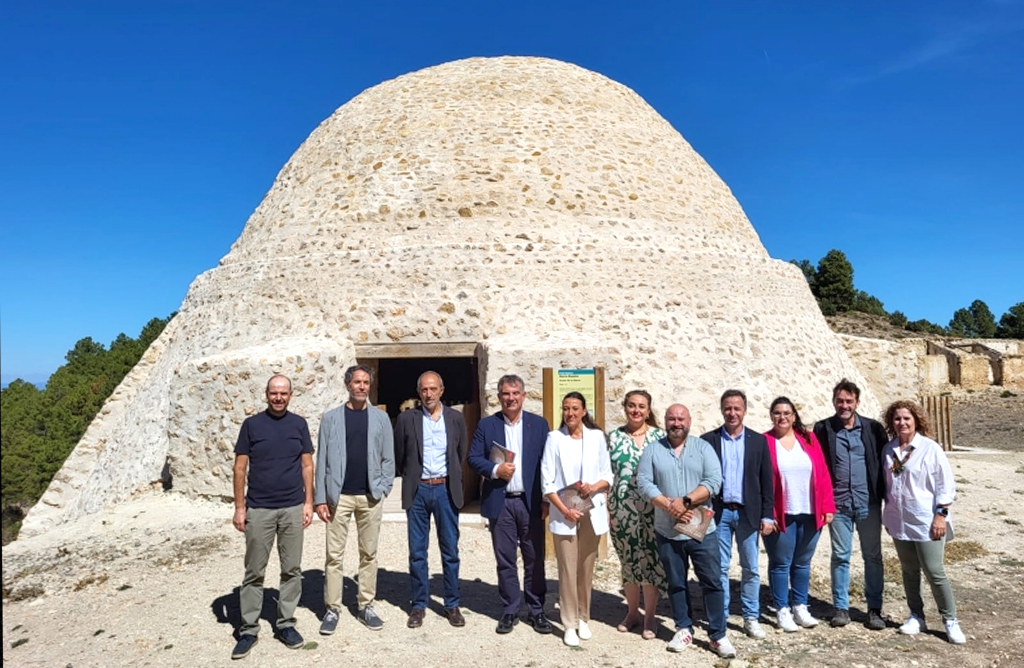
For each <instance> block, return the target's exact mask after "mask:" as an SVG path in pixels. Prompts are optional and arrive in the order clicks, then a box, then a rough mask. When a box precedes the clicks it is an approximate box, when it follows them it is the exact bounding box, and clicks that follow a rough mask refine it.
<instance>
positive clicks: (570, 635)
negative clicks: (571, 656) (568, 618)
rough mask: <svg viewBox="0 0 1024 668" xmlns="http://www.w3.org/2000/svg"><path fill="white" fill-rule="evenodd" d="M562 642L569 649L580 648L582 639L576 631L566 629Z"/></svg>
mask: <svg viewBox="0 0 1024 668" xmlns="http://www.w3.org/2000/svg"><path fill="white" fill-rule="evenodd" d="M562 642H564V643H565V644H566V645H568V646H569V647H579V646H580V637H579V636H578V635H576V629H566V630H565V635H563V636H562Z"/></svg>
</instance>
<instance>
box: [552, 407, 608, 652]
mask: <svg viewBox="0 0 1024 668" xmlns="http://www.w3.org/2000/svg"><path fill="white" fill-rule="evenodd" d="M540 470H541V489H542V491H543V493H544V496H545V498H546V499H547V500H548V502H550V504H551V505H550V511H549V515H548V520H549V525H548V526H549V528H550V529H551V534H552V537H553V538H554V543H555V558H556V559H557V560H558V595H559V599H560V607H561V614H562V624H563V625H564V626H565V635H564V636H563V637H562V640H563V642H565V644H566V645H568V646H570V647H575V646H577V645H579V644H580V640H581V639H582V640H589V639H590V638H591V636H592V635H593V634H592V632H591V630H590V626H589V625H588V624H589V622H590V593H591V588H592V583H593V581H594V564H595V562H596V561H597V545H598V536H600V535H601V534H603V533H607V532H608V498H607V496H608V495H607V492H608V490H609V489H611V486H612V480H613V479H614V477H613V474H612V463H611V459H610V458H609V456H608V445H607V443H606V442H605V440H604V432H602V431H601V430H600V429H598V427H597V425H595V424H594V421H593V420H591V419H590V415H589V414H588V413H587V400H586V399H585V398H584V397H583V395H582V394H580V393H579V392H570V393H569V394H567V395H565V398H564V399H562V426H561V428H559V429H558V430H557V431H553V432H550V433H549V434H548V440H547V444H546V445H545V446H544V457H543V459H541V465H540ZM580 504H582V505H590V504H592V507H591V508H589V510H584V511H580V510H578V509H577V507H578V506H579V505H580Z"/></svg>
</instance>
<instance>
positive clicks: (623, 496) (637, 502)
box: [608, 390, 665, 640]
mask: <svg viewBox="0 0 1024 668" xmlns="http://www.w3.org/2000/svg"><path fill="white" fill-rule="evenodd" d="M622 406H623V408H624V409H625V411H626V424H625V425H623V426H621V427H619V428H618V429H615V430H613V431H612V432H611V433H609V434H608V449H609V451H610V455H611V460H612V471H613V472H614V474H615V483H614V485H613V486H612V493H611V494H610V495H609V498H608V505H609V510H610V512H611V534H612V543H613V544H614V545H615V551H616V552H618V554H619V561H620V562H621V563H622V588H623V590H624V591H625V594H626V606H627V611H626V617H625V618H624V619H623V620H622V622H621V623H620V624H619V626H618V629H619V631H621V632H623V633H625V632H627V631H631V630H633V629H634V628H636V627H637V626H638V625H639V623H640V610H639V608H640V591H641V589H643V596H644V630H643V637H644V638H645V639H648V640H649V639H652V638H654V637H656V635H657V632H656V629H657V625H658V623H657V620H656V619H655V616H654V614H655V611H656V610H657V607H658V591H659V590H661V591H665V571H664V570H663V569H662V566H661V561H660V560H659V559H658V547H657V543H656V542H655V539H654V508H653V507H652V506H651V502H650V500H648V499H645V498H644V497H643V496H642V495H641V494H640V492H639V491H638V490H637V487H636V465H637V462H638V461H639V460H640V453H641V452H643V449H644V448H645V447H646V446H647V444H648V443H653V442H655V441H657V440H659V439H661V438H664V437H665V432H664V431H663V430H661V429H660V428H659V427H658V420H657V419H656V418H655V417H654V414H653V413H652V412H651V395H650V394H648V393H647V392H645V391H644V390H633V391H632V392H629V393H628V394H626V398H625V399H624V400H623V402H622Z"/></svg>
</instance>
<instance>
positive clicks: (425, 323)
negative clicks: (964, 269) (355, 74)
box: [22, 57, 877, 535]
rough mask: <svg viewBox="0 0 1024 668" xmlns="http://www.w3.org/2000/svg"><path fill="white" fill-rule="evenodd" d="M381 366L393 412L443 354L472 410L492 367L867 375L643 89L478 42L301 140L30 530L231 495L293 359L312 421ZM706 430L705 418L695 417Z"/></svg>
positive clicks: (714, 385) (756, 382)
mask: <svg viewBox="0 0 1024 668" xmlns="http://www.w3.org/2000/svg"><path fill="white" fill-rule="evenodd" d="M357 360H359V361H364V362H367V363H369V364H372V365H374V366H376V367H377V368H378V376H379V384H378V385H377V388H376V389H377V392H378V395H377V397H376V400H377V401H378V403H382V404H386V405H387V406H388V407H389V409H391V410H392V412H394V410H395V409H397V406H398V404H399V403H400V401H401V400H402V399H405V398H407V397H412V396H415V379H416V376H417V375H418V374H419V373H420V371H422V370H423V369H425V368H437V369H439V370H441V372H442V374H443V375H444V377H445V380H446V385H447V386H448V389H447V392H446V396H445V398H446V400H452V401H454V402H456V403H459V404H462V405H464V406H465V410H466V412H467V418H468V419H470V421H471V422H475V420H476V419H477V418H478V417H479V415H480V414H481V413H489V412H492V411H493V410H494V409H495V408H496V399H495V396H494V395H495V382H496V380H497V378H498V377H500V376H501V375H502V374H504V373H509V372H514V373H518V374H519V375H521V376H523V377H524V378H525V380H526V382H527V389H528V390H529V391H530V400H529V402H528V403H527V408H528V409H530V410H535V411H537V412H540V396H541V395H540V389H541V375H542V369H543V368H544V367H556V368H559V367H561V368H573V367H595V366H602V367H604V368H605V389H606V406H605V410H606V414H607V415H608V416H609V419H608V423H609V424H608V425H607V426H608V427H611V426H613V425H615V424H617V423H618V422H619V421H620V417H621V409H620V408H619V406H618V404H619V402H620V401H621V399H622V397H623V394H624V392H625V391H626V390H628V389H632V388H634V387H643V388H647V389H648V390H649V391H650V392H651V394H652V395H653V396H654V404H655V409H656V410H657V411H658V412H661V411H663V410H664V409H665V408H666V406H667V405H668V404H669V403H672V402H675V401H682V402H685V403H687V404H688V405H689V406H690V408H691V410H692V411H693V414H694V431H697V430H698V429H704V428H711V427H712V426H714V425H716V424H717V423H718V421H719V418H720V415H719V412H718V397H719V395H720V394H721V392H722V391H723V390H724V389H726V388H729V387H738V388H742V389H744V390H746V392H747V394H748V397H749V401H750V409H749V411H750V412H749V417H748V423H750V424H752V425H753V426H755V427H761V428H763V427H767V425H768V420H767V412H768V409H767V404H768V402H770V401H771V399H772V398H773V397H774V396H776V395H778V394H786V395H788V396H790V397H792V398H793V399H794V400H795V401H796V402H797V403H798V404H799V405H800V406H801V407H802V409H803V410H804V417H805V419H806V420H807V421H810V420H812V419H815V418H818V417H821V416H824V415H829V414H831V412H832V410H831V406H830V398H831V388H832V386H833V384H834V383H835V382H836V381H837V380H838V379H839V378H840V377H842V376H847V377H849V378H851V379H854V380H856V381H860V384H861V386H862V387H865V390H866V394H865V397H864V400H865V401H864V408H865V409H866V411H867V412H869V413H873V412H877V403H876V402H875V401H874V399H873V397H871V396H870V394H869V393H867V388H866V384H865V383H863V382H862V378H861V377H860V375H859V374H858V372H857V370H856V369H855V367H854V365H853V364H852V363H851V362H850V360H849V358H848V357H847V354H846V352H845V351H844V348H843V345H842V344H841V343H840V341H839V340H838V339H837V337H836V336H835V335H833V333H832V331H831V330H830V329H829V327H828V325H827V324H826V322H825V320H824V318H823V317H822V316H821V313H820V311H819V310H818V308H817V305H816V304H815V301H814V298H813V297H812V295H811V293H810V291H809V289H808V287H807V284H806V281H805V280H804V277H803V275H802V274H801V272H800V271H799V269H797V268H796V267H794V266H791V265H790V264H788V263H786V262H782V261H779V260H774V259H772V258H770V257H769V256H768V254H767V252H766V251H765V249H764V247H763V246H762V245H761V243H760V240H759V239H758V236H757V233H756V232H755V231H754V228H753V227H752V226H751V224H750V222H749V221H748V220H747V218H746V216H745V215H744V213H743V210H742V209H741V207H740V205H739V203H738V202H737V201H736V199H735V198H734V197H733V195H732V193H731V192H730V190H729V188H728V187H727V186H726V184H725V183H724V182H723V181H722V180H721V179H720V178H719V177H718V176H717V175H716V174H715V172H714V171H713V170H712V169H711V168H710V167H709V166H708V164H707V163H706V162H705V161H704V160H703V159H702V158H701V157H700V156H699V155H697V153H696V152H695V151H694V150H693V149H692V148H691V147H690V145H689V144H688V143H687V142H686V141H685V140H684V139H683V137H682V136H680V134H679V133H678V132H677V131H676V130H675V129H673V128H672V127H671V126H670V125H669V123H668V122H666V121H665V119H663V118H662V117H661V116H659V115H658V113H657V112H655V111H654V109H652V108H651V107H650V106H649V105H648V104H647V103H646V102H644V100H643V99H641V98H640V97H639V96H638V95H636V93H634V92H633V91H631V90H630V89H628V88H626V87H625V86H622V85H621V84H618V83H616V82H614V81H611V80H609V79H607V78H605V77H603V76H601V75H599V74H595V73H593V72H590V71H587V70H584V69H582V68H580V67H576V66H574V65H569V64H566V63H562V62H557V61H553V60H547V59H541V58H517V57H504V58H474V59H469V60H463V61H458V62H454V63H448V64H445V65H441V66H438V67H431V68H428V69H425V70H422V71H419V72H414V73H412V74H408V75H405V76H402V77H399V78H397V79H394V80H392V81H388V82H385V83H382V84H380V85H378V86H375V87H373V88H371V89H369V90H367V91H365V92H363V93H362V94H360V95H359V96H357V97H356V98H354V99H353V100H351V101H350V102H348V103H347V104H345V105H343V106H342V107H341V108H339V109H338V110H337V111H336V112H335V113H334V114H333V115H332V116H331V117H330V118H328V119H327V120H325V121H324V122H323V123H321V125H320V126H319V127H318V128H317V129H316V130H314V131H313V133H312V134H311V135H310V136H309V138H308V139H307V140H306V141H305V142H304V143H303V144H302V146H300V147H299V149H298V150H297V151H296V152H295V154H294V155H293V156H292V158H291V160H289V161H288V163H287V164H286V165H285V166H284V168H283V169H282V170H281V172H280V174H278V176H277V179H276V180H275V181H274V184H273V186H272V187H271V189H270V191H269V192H268V193H267V195H266V197H265V198H264V200H263V202H262V203H261V204H260V205H259V207H258V208H257V209H256V211H255V212H254V213H253V214H252V216H251V217H250V219H249V221H248V223H247V224H246V226H245V229H244V230H243V232H242V234H241V236H240V237H239V238H238V240H237V241H236V242H235V244H234V245H233V246H232V248H231V250H230V252H229V253H228V254H227V255H226V256H225V257H224V258H223V259H222V260H221V262H220V264H219V265H218V266H217V267H216V268H213V269H211V270H209V271H207V272H205V273H204V274H202V275H200V276H199V277H198V278H197V279H196V280H195V282H194V283H193V284H192V286H191V288H190V289H189V292H188V296H187V297H186V298H185V301H184V302H183V303H182V305H181V309H180V311H179V312H178V315H177V316H176V317H175V318H174V319H173V320H172V321H171V323H170V324H169V326H168V327H167V328H166V330H165V331H164V333H163V335H162V336H161V337H160V338H159V340H158V341H157V342H155V343H154V344H153V346H152V348H151V349H150V350H149V351H148V352H147V354H146V356H145V357H144V358H143V360H142V362H140V364H139V365H138V366H137V367H136V368H135V369H134V370H133V371H132V373H131V374H130V375H129V376H128V377H127V378H126V379H125V380H124V382H123V383H122V384H121V386H120V387H119V388H118V390H117V391H116V393H115V394H114V396H113V397H112V398H111V399H110V400H109V401H108V402H107V404H106V405H105V406H104V408H103V410H102V412H101V415H100V416H99V417H97V419H96V421H95V422H94V423H93V424H92V425H91V426H90V428H89V430H88V432H87V433H86V435H85V436H84V438H83V439H82V441H81V443H80V444H79V445H78V447H77V448H76V449H75V451H74V452H73V454H72V455H71V456H70V457H69V458H68V460H67V462H66V463H65V465H64V467H63V469H61V471H60V472H59V473H58V475H57V477H56V478H55V480H54V481H53V483H52V484H51V485H50V488H49V489H48V490H47V492H46V494H45V495H44V497H43V498H42V500H41V501H40V503H39V504H38V505H37V506H36V507H35V508H34V509H33V510H32V511H31V513H30V514H29V515H28V517H27V518H26V519H25V521H24V524H23V528H22V535H32V534H36V533H40V532H42V531H45V530H46V529H47V528H48V527H51V526H53V525H55V524H58V523H60V522H62V521H66V520H68V519H71V518H74V517H77V516H79V515H81V514H83V513H89V512H94V511H97V510H99V509H100V508H102V507H103V506H104V505H105V504H108V503H111V502H115V501H118V500H120V499H123V498H126V497H127V496H128V495H130V494H132V493H133V492H135V491H136V490H139V489H140V488H144V487H147V486H149V485H152V484H157V483H159V482H160V481H163V484H164V485H165V486H172V487H173V489H175V490H180V491H183V492H185V493H188V494H194V495H208V496H222V497H230V495H231V462H232V458H233V455H232V448H233V444H234V440H235V438H236V436H237V429H238V425H239V424H240V423H241V421H242V420H243V419H244V418H245V417H246V416H247V415H250V414H252V413H253V412H255V411H258V410H261V409H262V408H263V407H264V403H263V400H262V391H263V384H264V382H265V381H266V379H267V378H268V377H269V376H270V375H271V374H272V373H275V372H281V373H285V374H288V375H289V376H291V377H292V379H293V381H294V385H295V399H294V400H293V403H292V409H293V410H295V411H296V412H298V413H300V414H303V415H306V416H307V417H308V418H309V419H310V426H311V428H312V429H313V431H314V434H315V431H316V428H317V424H318V420H319V416H320V414H321V413H322V412H323V411H324V410H326V409H327V408H329V407H332V406H334V405H337V404H338V403H340V402H341V401H342V400H343V399H344V398H345V396H346V395H345V389H344V387H343V383H342V373H343V371H344V369H345V367H346V366H348V365H350V364H353V363H355V362H356V361H357ZM697 433H700V432H699V431H697Z"/></svg>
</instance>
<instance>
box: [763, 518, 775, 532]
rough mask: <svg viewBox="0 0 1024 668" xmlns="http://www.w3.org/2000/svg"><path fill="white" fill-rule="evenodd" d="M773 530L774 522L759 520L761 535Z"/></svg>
mask: <svg viewBox="0 0 1024 668" xmlns="http://www.w3.org/2000/svg"><path fill="white" fill-rule="evenodd" d="M773 531H775V522H766V521H765V520H761V535H762V536H767V535H768V534H770V533H772V532H773Z"/></svg>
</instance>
